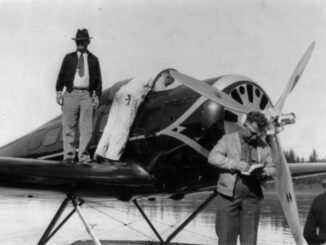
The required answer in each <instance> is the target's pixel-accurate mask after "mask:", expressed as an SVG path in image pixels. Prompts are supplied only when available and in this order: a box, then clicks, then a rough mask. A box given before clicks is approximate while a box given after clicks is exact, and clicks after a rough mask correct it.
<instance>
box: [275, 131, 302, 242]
mask: <svg viewBox="0 0 326 245" xmlns="http://www.w3.org/2000/svg"><path fill="white" fill-rule="evenodd" d="M271 139H272V140H271V146H272V152H273V159H274V161H275V163H277V165H276V168H277V170H276V175H275V178H274V179H275V187H276V191H277V193H278V196H279V199H280V202H281V205H282V208H283V212H284V215H285V218H286V220H287V223H288V225H289V227H290V229H291V232H292V235H293V238H294V240H295V242H296V244H297V245H302V244H304V238H303V235H302V232H301V228H300V220H299V213H298V207H297V202H296V198H295V194H294V188H293V182H292V176H291V172H290V169H289V166H288V164H287V162H286V159H285V156H284V154H283V151H282V147H281V144H280V141H279V139H278V137H277V136H276V135H274V136H272V137H271Z"/></svg>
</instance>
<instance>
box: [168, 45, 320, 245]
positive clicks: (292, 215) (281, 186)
mask: <svg viewBox="0 0 326 245" xmlns="http://www.w3.org/2000/svg"><path fill="white" fill-rule="evenodd" d="M314 47H315V42H312V43H311V44H310V46H309V48H308V49H307V51H306V52H305V54H304V55H303V57H302V58H301V60H300V61H299V63H298V64H297V66H296V67H295V69H294V71H293V73H292V75H291V77H290V80H289V82H288V84H287V86H286V87H285V89H284V91H283V93H282V95H281V96H280V98H279V99H278V101H277V102H276V104H275V106H274V107H270V108H267V109H266V110H264V111H263V112H264V113H265V115H266V116H267V118H268V119H269V120H270V122H271V123H273V124H274V125H275V124H276V123H277V121H278V120H275V119H279V118H280V117H281V116H282V110H283V107H284V103H285V101H286V99H287V97H288V95H289V94H290V93H291V92H292V90H293V89H294V87H295V86H296V85H297V83H298V81H299V79H300V77H301V75H302V73H303V71H304V69H305V68H306V66H307V64H308V61H309V59H310V57H311V54H312V51H313V49H314ZM170 73H171V76H172V77H174V78H175V79H177V80H178V81H180V82H182V83H183V84H185V85H186V86H188V87H190V88H191V89H193V90H195V91H196V92H198V93H200V94H201V95H203V96H205V97H206V98H208V99H210V100H213V101H215V102H216V103H218V104H220V105H222V106H224V107H226V108H228V109H230V110H234V111H236V112H240V113H243V114H247V113H249V112H250V109H249V108H248V107H246V106H243V105H241V104H240V103H238V102H237V101H235V100H233V99H232V98H231V97H229V95H227V94H225V93H224V92H223V91H220V90H218V89H216V88H215V87H213V86H210V85H209V84H207V83H204V82H201V81H199V80H197V79H195V78H192V77H189V76H187V75H185V74H182V73H179V72H177V71H171V72H170ZM294 119H295V116H294ZM276 126H279V125H276ZM281 126H282V125H281ZM276 133H277V130H275V131H274V134H273V135H271V147H272V153H273V159H274V161H275V162H276V163H277V171H276V175H275V186H276V191H277V193H278V195H279V199H280V202H281V205H282V208H283V211H284V214H285V217H286V220H287V222H288V225H289V227H290V229H291V232H292V235H293V237H294V240H295V241H296V244H299V245H301V244H304V238H303V235H302V232H301V227H300V221H299V213H298V207H297V202H296V198H295V194H294V188H293V182H292V176H291V172H290V169H289V166H288V164H287V162H286V159H285V156H284V153H283V150H282V146H281V143H280V140H279V138H278V136H277V134H276Z"/></svg>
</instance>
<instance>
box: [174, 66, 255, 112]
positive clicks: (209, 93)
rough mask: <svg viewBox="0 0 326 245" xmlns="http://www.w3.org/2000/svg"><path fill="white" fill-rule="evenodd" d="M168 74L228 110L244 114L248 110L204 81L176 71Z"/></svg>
mask: <svg viewBox="0 0 326 245" xmlns="http://www.w3.org/2000/svg"><path fill="white" fill-rule="evenodd" d="M170 74H171V76H172V77H173V78H174V79H176V80H178V81H179V82H182V83H183V84H184V85H186V86H187V87H189V88H191V89H192V90H194V91H196V92H197V93H199V94H201V95H202V96H204V97H206V98H208V99H210V100H213V101H214V102H216V103H218V104H220V105H222V106H224V107H226V108H228V109H230V110H233V111H236V112H240V113H246V114H247V113H249V112H250V109H249V108H248V107H246V106H243V105H241V104H240V103H239V102H237V101H236V100H234V99H232V98H231V97H230V96H229V95H227V94H226V93H224V92H223V91H221V90H219V89H217V88H214V87H213V86H211V85H209V84H207V83H205V82H202V81H200V80H197V79H195V78H192V77H189V76H187V75H185V74H182V73H180V72H177V71H170Z"/></svg>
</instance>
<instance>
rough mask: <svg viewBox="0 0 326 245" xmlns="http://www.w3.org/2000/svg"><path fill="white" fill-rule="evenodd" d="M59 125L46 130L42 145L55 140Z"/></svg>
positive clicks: (50, 143) (49, 143)
mask: <svg viewBox="0 0 326 245" xmlns="http://www.w3.org/2000/svg"><path fill="white" fill-rule="evenodd" d="M59 132H60V127H58V128H52V129H50V130H48V131H47V132H46V133H45V135H44V140H43V145H52V144H54V143H55V142H56V141H57V138H58V134H59Z"/></svg>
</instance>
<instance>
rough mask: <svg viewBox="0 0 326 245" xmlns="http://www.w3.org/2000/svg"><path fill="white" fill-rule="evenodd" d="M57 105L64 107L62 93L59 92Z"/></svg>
mask: <svg viewBox="0 0 326 245" xmlns="http://www.w3.org/2000/svg"><path fill="white" fill-rule="evenodd" d="M57 103H58V104H59V105H62V104H63V96H62V91H58V92H57Z"/></svg>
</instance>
